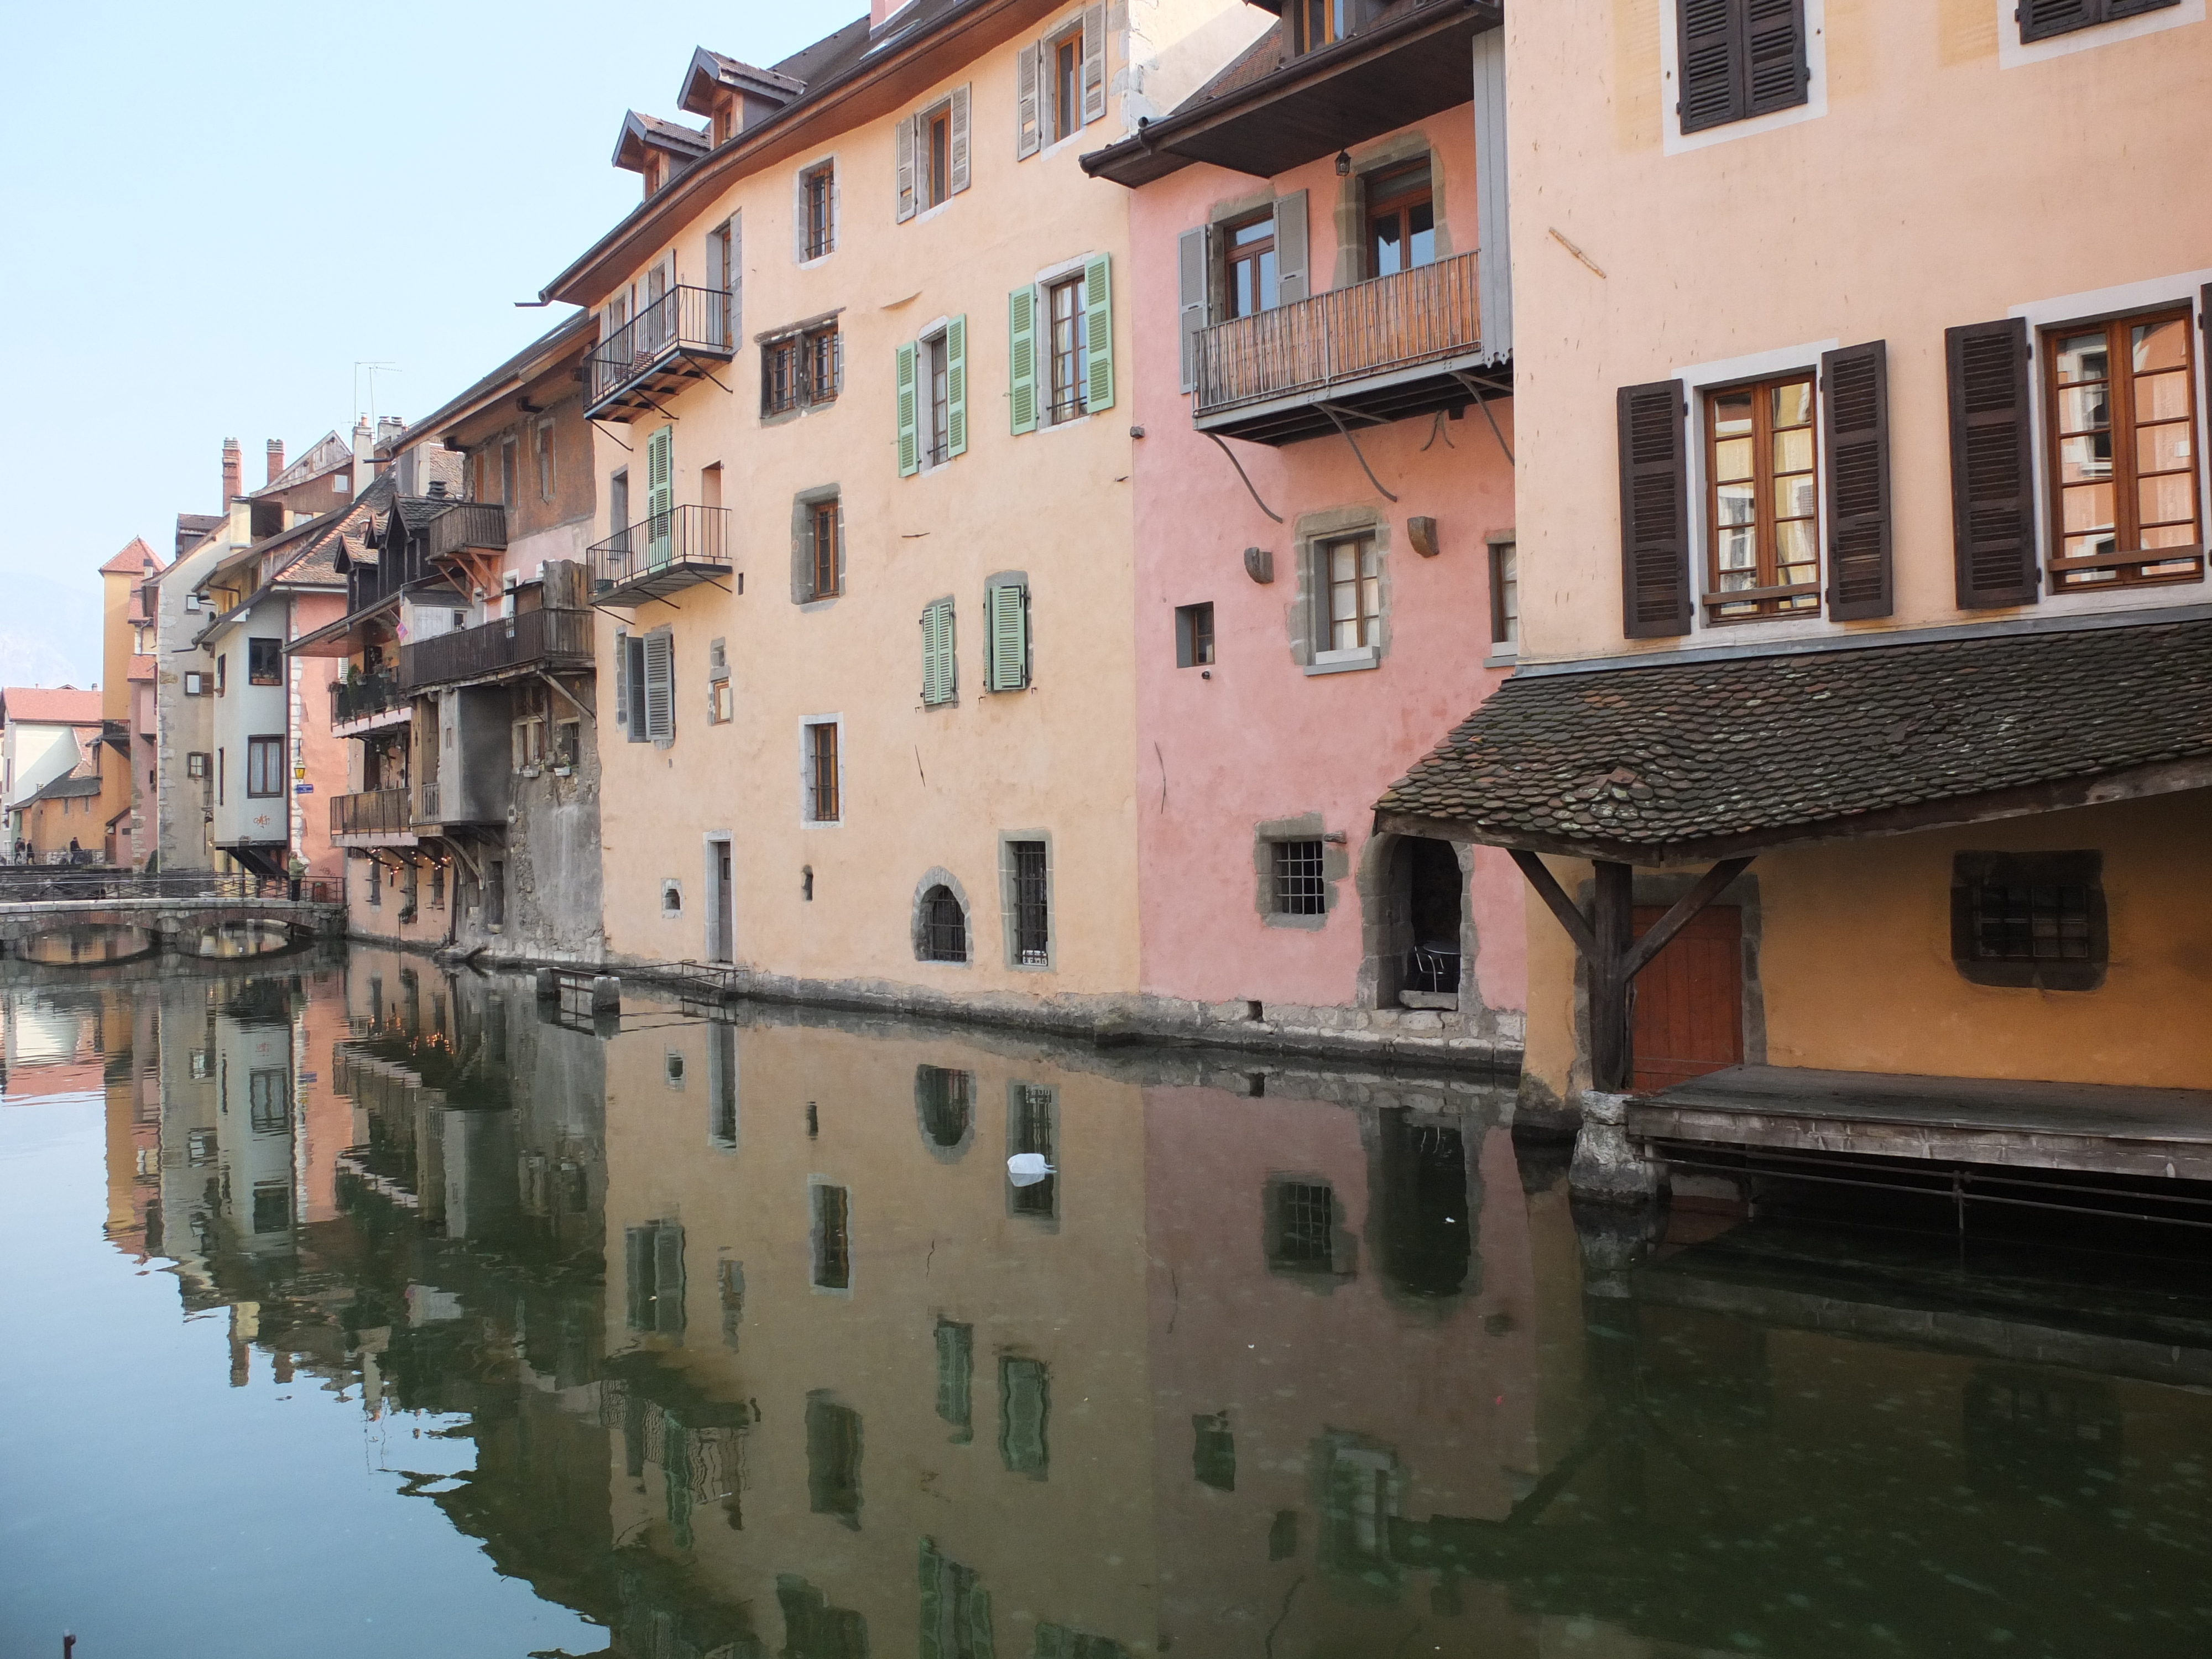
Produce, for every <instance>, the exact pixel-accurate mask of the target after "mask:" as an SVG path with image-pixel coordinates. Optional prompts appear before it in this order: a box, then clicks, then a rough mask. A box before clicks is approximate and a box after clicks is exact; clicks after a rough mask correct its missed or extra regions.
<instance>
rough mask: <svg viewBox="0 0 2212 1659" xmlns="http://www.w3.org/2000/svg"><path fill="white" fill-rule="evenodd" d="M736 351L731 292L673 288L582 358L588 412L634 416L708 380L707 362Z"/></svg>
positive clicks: (622, 417)
mask: <svg viewBox="0 0 2212 1659" xmlns="http://www.w3.org/2000/svg"><path fill="white" fill-rule="evenodd" d="M736 349H737V342H736V341H735V340H734V339H732V337H731V332H730V296H729V295H726V294H723V293H720V292H718V291H717V290H715V289H708V288H677V289H670V290H669V291H668V293H667V294H665V295H663V296H662V297H661V298H659V299H658V300H655V301H653V303H652V304H651V305H649V306H647V307H645V308H644V309H643V310H642V311H641V312H639V313H638V314H637V315H636V317H635V319H632V320H631V321H630V322H629V324H628V325H625V326H624V327H622V328H618V329H617V330H616V331H614V332H613V333H612V334H611V335H609V336H608V337H606V338H605V339H604V340H602V341H601V342H599V348H598V349H596V350H594V351H593V352H592V355H591V356H588V357H586V359H585V360H584V374H585V380H586V391H585V410H584V412H585V414H586V416H587V417H589V418H590V419H592V420H595V421H600V420H605V421H627V420H630V419H633V418H634V417H635V416H637V415H639V414H641V413H643V412H644V411H646V410H650V409H651V408H653V404H654V402H655V401H656V400H657V399H659V398H665V397H667V396H668V395H669V394H670V393H671V392H680V391H682V390H683V389H684V387H685V386H689V385H690V384H691V382H693V381H694V380H702V379H704V378H706V376H707V375H708V373H709V372H710V371H709V370H708V367H707V365H708V364H709V363H714V362H725V363H726V362H729V361H730V359H731V357H732V356H733V355H734V354H735V352H736Z"/></svg>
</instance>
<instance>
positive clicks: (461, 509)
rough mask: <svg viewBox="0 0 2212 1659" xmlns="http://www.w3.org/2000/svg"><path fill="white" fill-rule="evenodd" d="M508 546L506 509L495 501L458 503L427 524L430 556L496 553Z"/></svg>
mask: <svg viewBox="0 0 2212 1659" xmlns="http://www.w3.org/2000/svg"><path fill="white" fill-rule="evenodd" d="M506 545H507V509H506V508H505V507H502V506H501V505H500V504H499V503H498V502H497V501H459V502H457V503H455V504H454V505H453V506H452V507H447V509H446V510H445V511H444V512H443V513H440V514H439V515H438V516H437V517H436V518H435V519H433V520H430V556H431V557H432V558H434V559H441V558H444V557H446V556H448V555H449V554H453V553H460V552H465V551H471V550H475V551H483V552H491V553H496V552H498V551H500V550H501V549H503V548H504V547H506Z"/></svg>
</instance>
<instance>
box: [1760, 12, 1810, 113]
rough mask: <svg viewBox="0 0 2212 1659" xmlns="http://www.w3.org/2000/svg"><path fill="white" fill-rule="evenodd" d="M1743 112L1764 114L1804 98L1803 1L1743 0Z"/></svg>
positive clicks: (1792, 104) (1806, 72) (1785, 107)
mask: <svg viewBox="0 0 2212 1659" xmlns="http://www.w3.org/2000/svg"><path fill="white" fill-rule="evenodd" d="M1744 34H1745V37H1746V40H1747V49H1746V52H1745V54H1744V55H1745V58H1746V77H1745V78H1746V84H1745V88H1744V90H1745V93H1746V98H1745V101H1744V112H1745V113H1746V114H1747V115H1765V114H1766V113H1767V112H1769V111H1771V110H1778V109H1789V108H1792V107H1794V106H1796V105H1799V104H1802V103H1803V102H1804V101H1805V100H1806V95H1807V94H1806V85H1807V82H1808V79H1809V78H1810V76H1809V72H1808V68H1807V64H1806V61H1805V0H1745V17H1744Z"/></svg>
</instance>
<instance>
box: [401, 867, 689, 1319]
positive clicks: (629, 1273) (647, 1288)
mask: <svg viewBox="0 0 2212 1659" xmlns="http://www.w3.org/2000/svg"><path fill="white" fill-rule="evenodd" d="M376 867H377V866H375V865H374V864H371V865H370V866H369V868H370V869H371V870H372V871H374V870H375V869H376ZM623 1282H624V1285H625V1295H624V1298H623V1310H624V1312H625V1314H626V1315H627V1316H628V1318H629V1328H630V1329H632V1330H634V1331H647V1330H651V1329H652V1328H653V1229H652V1228H650V1227H626V1228H624V1229H623Z"/></svg>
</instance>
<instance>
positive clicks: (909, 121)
mask: <svg viewBox="0 0 2212 1659" xmlns="http://www.w3.org/2000/svg"><path fill="white" fill-rule="evenodd" d="M920 125H921V117H920V116H919V115H909V116H908V117H907V118H906V119H905V120H903V121H902V122H900V123H899V124H898V126H897V128H896V140H897V142H896V145H895V146H894V148H895V149H896V151H897V155H898V160H897V172H898V213H897V218H898V220H899V221H900V222H905V221H906V220H908V219H911V218H913V217H914V152H915V129H916V128H917V127H919V126H920Z"/></svg>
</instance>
